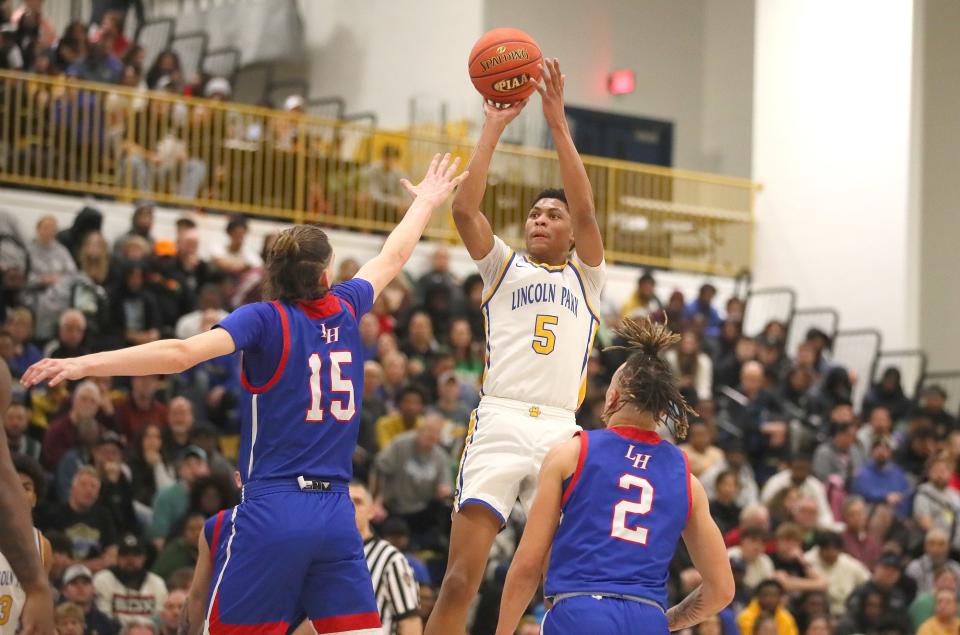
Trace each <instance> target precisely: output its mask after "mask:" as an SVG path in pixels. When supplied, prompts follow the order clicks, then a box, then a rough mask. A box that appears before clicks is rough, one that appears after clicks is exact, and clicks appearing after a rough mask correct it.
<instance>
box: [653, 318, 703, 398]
mask: <svg viewBox="0 0 960 635" xmlns="http://www.w3.org/2000/svg"><path fill="white" fill-rule="evenodd" d="M664 359H666V361H667V363H668V364H670V368H671V369H672V370H673V374H674V375H675V376H676V377H677V378H678V381H679V384H680V388H681V390H682V393H683V395H684V397H686V398H687V401H688V402H690V403H692V404H696V403H698V402H699V401H710V400H711V399H713V362H711V361H710V357H709V356H707V354H706V353H704V352H703V350H701V346H700V338H699V337H698V336H697V334H696V333H694V332H693V331H687V332H685V333H684V334H683V336H682V337H681V339H680V344H679V346H678V347H677V348H671V349H670V350H668V351H667V352H666V353H665V354H664Z"/></svg>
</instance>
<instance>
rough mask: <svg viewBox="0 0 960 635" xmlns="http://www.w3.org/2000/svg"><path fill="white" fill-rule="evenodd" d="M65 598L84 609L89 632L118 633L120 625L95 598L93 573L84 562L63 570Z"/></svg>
mask: <svg viewBox="0 0 960 635" xmlns="http://www.w3.org/2000/svg"><path fill="white" fill-rule="evenodd" d="M60 595H61V596H62V598H63V600H64V601H66V602H72V603H74V604H76V605H77V606H79V607H80V608H81V609H83V617H84V620H85V622H86V628H85V632H87V633H103V634H104V635H106V634H108V633H117V632H118V631H119V630H120V625H119V624H117V623H116V622H115V621H113V620H112V619H111V618H110V617H109V616H108V615H107V614H106V613H104V612H103V611H101V610H100V609H99V608H98V607H97V605H96V603H95V602H94V600H95V599H96V592H95V590H94V588H93V574H92V573H91V572H90V569H89V568H87V567H86V566H85V565H82V564H74V565H71V566H69V567H67V570H66V571H64V572H63V580H62V583H61V592H60Z"/></svg>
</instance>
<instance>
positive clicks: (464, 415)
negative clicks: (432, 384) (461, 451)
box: [433, 371, 472, 438]
mask: <svg viewBox="0 0 960 635" xmlns="http://www.w3.org/2000/svg"><path fill="white" fill-rule="evenodd" d="M433 407H434V409H435V410H436V411H437V412H439V413H440V414H441V415H443V417H444V418H445V419H446V420H447V422H448V424H449V425H450V426H451V427H452V429H453V430H454V431H456V432H455V434H456V435H458V436H459V437H460V438H462V437H463V435H464V434H466V430H467V425H468V424H469V422H470V412H471V410H472V408H471V407H470V406H469V405H467V403H466V402H464V401H463V391H462V389H461V385H460V378H459V377H457V374H456V373H455V372H453V371H447V372H445V373H443V374H442V375H440V378H439V379H438V380H437V400H436V402H435V403H434V405H433Z"/></svg>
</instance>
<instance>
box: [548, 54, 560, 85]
mask: <svg viewBox="0 0 960 635" xmlns="http://www.w3.org/2000/svg"><path fill="white" fill-rule="evenodd" d="M550 77H551V78H552V79H553V85H554V87H556V88H560V60H558V59H557V58H553V67H552V68H551V69H550Z"/></svg>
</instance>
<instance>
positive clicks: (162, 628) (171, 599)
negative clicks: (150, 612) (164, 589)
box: [158, 585, 187, 635]
mask: <svg viewBox="0 0 960 635" xmlns="http://www.w3.org/2000/svg"><path fill="white" fill-rule="evenodd" d="M168 588H169V585H168ZM169 591H170V593H169V594H168V595H167V599H166V601H165V602H164V603H163V609H162V610H161V611H160V619H159V620H158V626H159V631H158V633H159V635H177V633H179V632H180V616H181V615H182V613H183V608H184V606H186V603H187V591H186V590H184V589H169Z"/></svg>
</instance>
